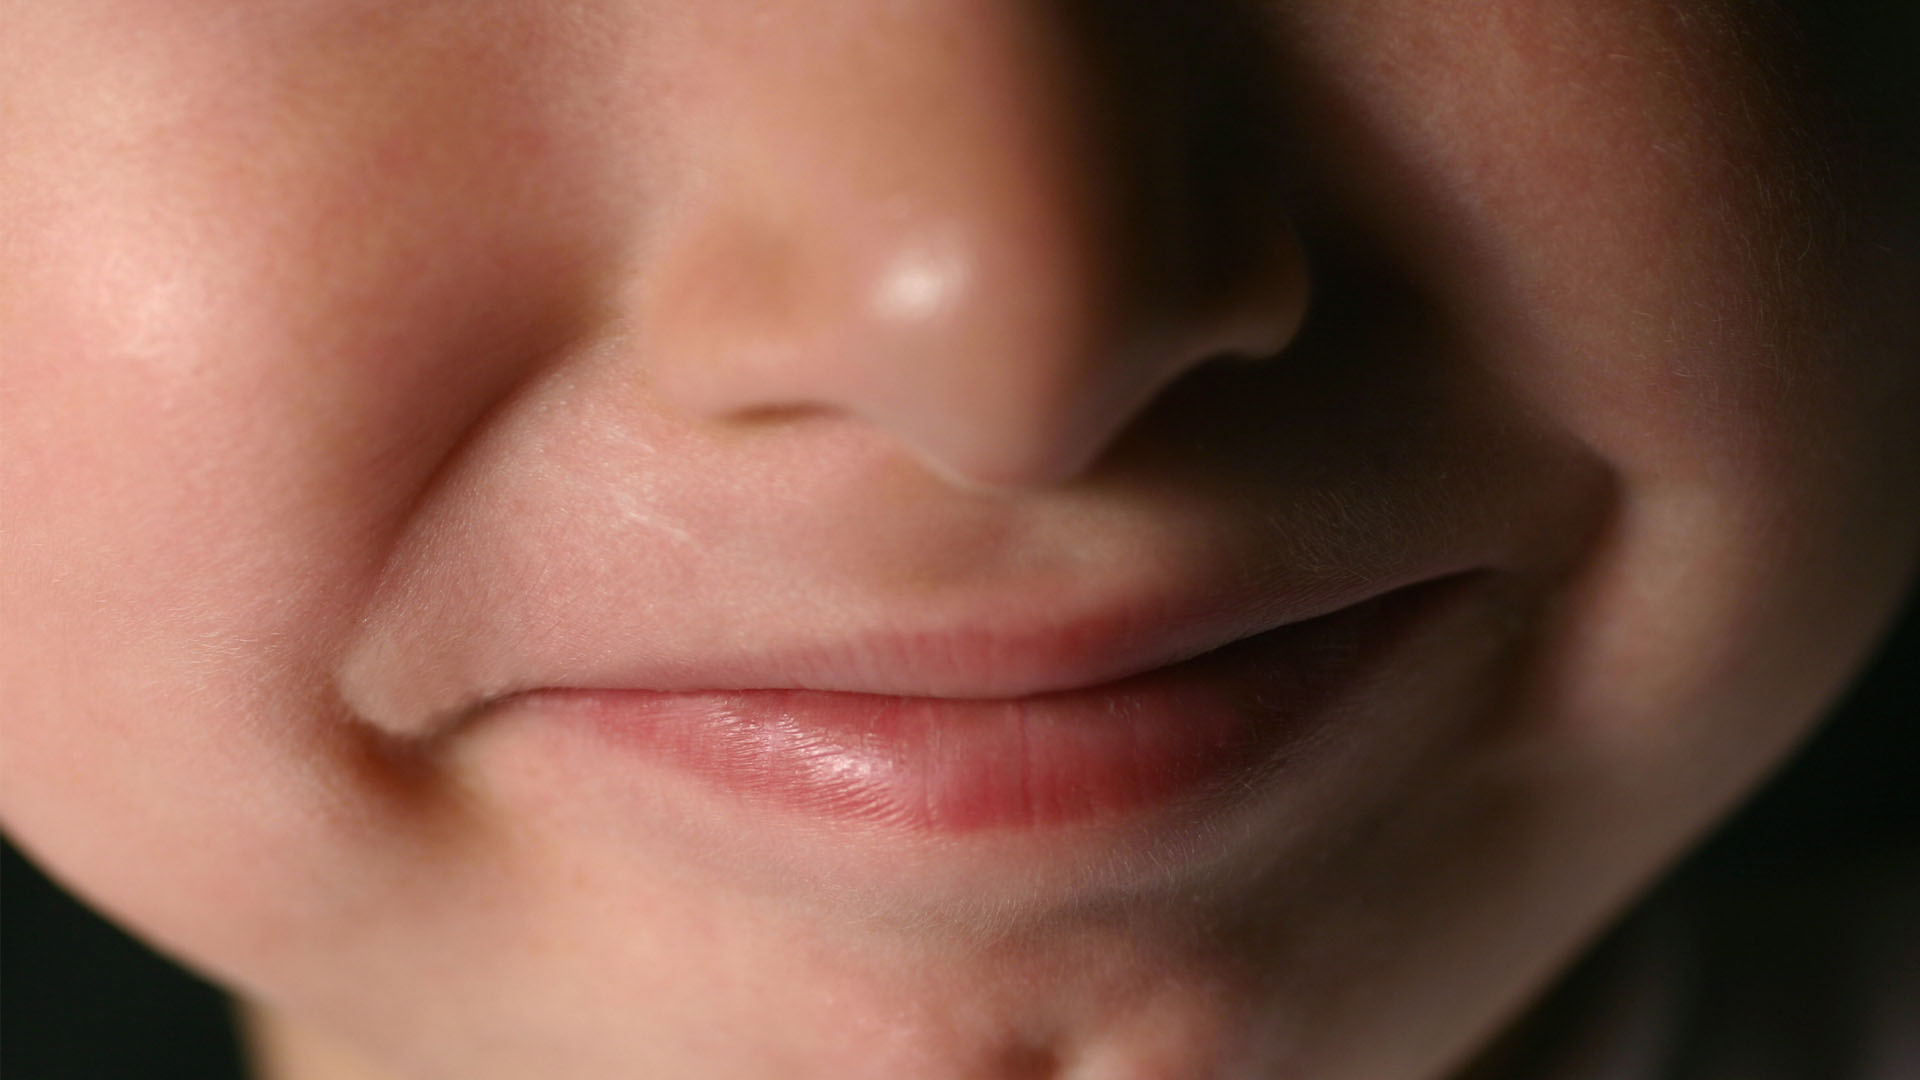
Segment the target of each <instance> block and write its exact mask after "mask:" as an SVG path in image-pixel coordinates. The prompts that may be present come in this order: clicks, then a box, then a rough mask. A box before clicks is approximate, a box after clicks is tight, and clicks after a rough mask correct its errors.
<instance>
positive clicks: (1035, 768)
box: [519, 576, 1460, 833]
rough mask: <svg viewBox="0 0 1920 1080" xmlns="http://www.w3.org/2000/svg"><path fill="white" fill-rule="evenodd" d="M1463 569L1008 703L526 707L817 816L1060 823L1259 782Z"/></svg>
mask: <svg viewBox="0 0 1920 1080" xmlns="http://www.w3.org/2000/svg"><path fill="white" fill-rule="evenodd" d="M1458 580H1460V579H1459V577H1457V576H1456V577H1450V578H1447V579H1444V580H1442V581H1433V582H1427V583H1423V584H1421V585H1416V586H1411V587H1407V588H1403V589H1399V590H1396V591H1394V592H1391V593H1388V594H1386V595H1383V596H1380V597H1376V598H1374V599H1372V600H1368V601H1366V602H1364V603H1360V604H1356V605H1353V606H1351V607H1347V608H1343V609H1341V610H1339V611H1336V612H1334V613H1332V614H1329V615H1324V616H1321V617H1319V618H1316V619H1311V620H1307V621H1305V622H1300V623H1295V624H1292V625H1289V626H1285V627H1281V628H1279V629H1276V630H1272V631H1269V632H1267V633H1265V634H1261V635H1259V636H1257V637H1253V638H1248V639H1246V640H1244V641H1241V642H1237V643H1235V644H1233V645H1230V646H1227V647H1225V648H1223V649H1219V650H1217V651H1215V652H1212V653H1208V654H1206V655H1204V656H1200V657H1196V658H1194V659H1192V660H1188V661H1185V662H1183V663H1180V664H1176V665H1172V666H1170V667H1165V668H1161V669H1158V670H1155V671H1150V672H1147V673H1145V674H1141V675H1136V676H1133V677H1131V678H1127V679H1123V680H1120V681H1117V682H1113V683H1108V684H1105V685H1102V686H1095V687H1089V688H1085V689H1078V690H1068V691H1062V692H1058V693H1050V694H1039V695H1034V696H1031V697H1024V698H1017V699H1010V700H963V699H948V698H907V697H896V696H884V695H874V694H856V693H839V692H828V691H813V690H752V691H725V692H707V693H663V692H654V691H635V690H540V691H534V692H532V693H529V694H527V695H525V696H524V697H523V698H522V700H521V701H520V702H519V704H520V705H522V706H531V707H534V708H536V709H538V710H540V711H542V712H547V713H549V715H550V716H551V717H552V718H554V719H562V718H571V719H572V720H574V721H576V722H583V723H586V724H588V725H590V726H591V727H593V728H594V729H597V731H598V732H599V733H600V734H601V735H602V736H603V737H605V739H606V740H607V741H608V742H609V743H611V744H613V745H615V746H617V747H620V748H622V749H625V750H630V751H632V752H635V753H637V754H639V755H641V756H643V757H645V758H647V759H650V760H653V761H659V762H664V763H666V764H669V765H671V766H674V767H677V768H680V769H682V770H684V771H686V772H689V773H691V774H693V775H695V776H697V777H699V778H701V779H703V780H705V781H707V782H708V783H710V784H712V785H715V786H717V787H719V788H721V789H723V790H725V791H727V792H729V793H732V794H734V795H737V796H739V797H741V798H744V799H747V800H749V801H753V802H759V803H764V804H770V805H773V806H775V807H778V808H780V809H783V810H786V811H789V812H793V813H798V814H802V815H805V816H807V817H811V818H823V819H830V820H840V821H849V822H864V823H871V824H876V825H881V826H886V827H895V828H905V829H911V830H915V831H922V832H931V833H972V832H978V831H982V830H989V829H1000V830H1014V829H1041V828H1047V827H1053V826H1064V825H1069V824H1077V823H1086V822H1091V821H1097V820H1108V819H1117V818H1121V817H1124V816H1126V815H1129V814H1136V813H1140V812H1144V811H1148V810H1155V809H1166V808H1171V807H1176V806H1181V805H1191V804H1193V803H1196V802H1202V801H1206V800H1209V799H1217V798H1220V797H1221V796H1223V795H1230V794H1231V793H1236V792H1237V793H1244V792H1250V791H1254V790H1257V784H1256V781H1257V779H1258V778H1259V776H1260V775H1262V774H1263V773H1266V772H1268V771H1270V770H1271V769H1272V768H1273V767H1274V766H1275V765H1276V764H1277V763H1278V762H1279V760H1280V759H1281V758H1283V757H1284V754H1285V751H1286V748H1287V747H1288V746H1290V745H1295V744H1296V743H1297V742H1298V741H1299V739H1300V738H1301V737H1302V736H1303V735H1305V734H1306V733H1308V732H1310V731H1312V730H1314V729H1315V728H1316V727H1318V726H1319V724H1318V721H1320V720H1321V719H1323V718H1326V717H1328V716H1329V714H1330V713H1332V712H1333V711H1334V710H1332V709H1331V708H1330V707H1329V706H1330V705H1331V704H1332V703H1333V702H1334V701H1335V700H1337V699H1338V698H1339V697H1340V695H1341V694H1342V692H1343V691H1344V690H1346V689H1347V688H1348V687H1351V686H1353V685H1355V684H1356V683H1358V682H1360V681H1362V680H1364V679H1365V677H1366V675H1367V673H1368V672H1369V671H1370V670H1372V669H1373V668H1375V667H1377V666H1378V665H1379V663H1380V661H1381V658H1382V656H1383V655H1384V654H1386V653H1388V652H1390V651H1391V646H1392V644H1393V643H1394V642H1395V641H1396V640H1398V639H1399V638H1400V637H1402V636H1404V634H1405V632H1406V630H1407V628H1408V627H1409V626H1410V624H1411V623H1413V622H1415V621H1417V620H1418V618H1419V615H1420V612H1421V611H1422V610H1424V609H1427V608H1430V607H1432V606H1433V602H1434V600H1435V599H1436V594H1437V593H1440V592H1442V591H1450V590H1448V589H1446V588H1444V587H1445V586H1447V585H1449V584H1451V583H1455V582H1457V581H1458ZM556 713H557V714H559V715H554V714H556Z"/></svg>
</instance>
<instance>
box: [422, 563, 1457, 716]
mask: <svg viewBox="0 0 1920 1080" xmlns="http://www.w3.org/2000/svg"><path fill="white" fill-rule="evenodd" d="M1486 569H1488V568H1486V567H1482V566H1473V567H1469V568H1466V569H1458V570H1448V571H1443V572H1439V573H1429V574H1423V575H1410V576H1409V577H1408V578H1407V579H1405V580H1398V579H1396V580H1392V581H1390V582H1387V583H1384V584H1382V585H1380V586H1379V587H1377V588H1376V589H1374V590H1373V591H1371V592H1368V593H1367V594H1365V595H1362V596H1359V597H1358V598H1346V597H1342V598H1341V600H1342V601H1343V602H1341V603H1338V604H1337V605H1330V606H1327V607H1325V608H1323V609H1318V610H1314V611H1313V612H1312V613H1311V614H1307V615H1303V616H1300V617H1296V618H1292V619H1288V620H1287V621H1285V622H1280V623H1274V624H1271V625H1267V626H1264V627H1263V628H1261V629H1258V630H1255V631H1253V632H1252V633H1247V634H1242V635H1240V636H1238V637H1234V638H1232V639H1229V640H1226V641H1220V642H1218V643H1216V644H1213V645H1211V646H1207V647H1202V648H1197V649H1183V650H1177V651H1176V650H1162V651H1159V652H1155V653H1149V654H1146V655H1148V656H1149V657H1150V658H1151V660H1152V662H1146V663H1142V662H1138V661H1127V662H1124V663H1119V664H1109V665H1107V666H1105V667H1101V666H1099V665H1097V664H1095V663H1092V662H1080V663H1070V664H1068V665H1067V667H1068V669H1069V671H1070V672H1071V675H1070V677H1066V678H1059V679H1054V680H1049V681H1043V682H1041V683H1038V684H1036V685H1033V686H1031V687H1021V688H1019V689H1016V690H1014V691H1012V692H1007V693H991V692H989V693H977V694H924V693H903V692H898V691H894V690H889V689H875V688H871V687H860V686H848V685H840V684H838V683H837V682H836V681H835V680H827V681H826V684H821V683H808V682H806V681H804V680H800V679H791V678H789V679H775V678H769V679H766V680H762V681H756V682H755V683H754V684H752V685H726V684H722V683H718V682H709V683H701V684H697V685H696V684H687V685H674V686H667V687H658V686H640V685H618V684H612V685H609V684H584V683H583V684H566V683H554V684H540V685H531V686H525V687H520V688H516V689H513V690H509V691H506V692H503V693H498V694H493V695H489V696H487V697H485V698H484V699H482V700H480V701H478V702H476V703H475V704H473V705H471V706H469V707H467V708H465V709H462V710H459V712H458V713H457V719H456V720H455V721H454V722H453V723H452V724H451V725H449V726H451V727H456V728H457V727H460V726H464V725H466V724H467V723H469V722H471V721H473V720H474V719H476V718H477V717H479V716H481V715H483V714H485V713H488V712H491V711H493V710H495V709H499V708H503V707H506V706H509V705H511V704H513V703H516V702H520V701H524V700H528V699H534V698H539V697H545V696H552V695H568V696H572V695H592V694H621V693H642V694H659V695H663V696H667V695H684V696H688V697H692V696H699V695H719V694H730V695H746V694H756V693H769V694H773V693H793V692H813V693H826V694H845V695H849V696H865V697H872V698H890V699H897V700H900V701H906V702H939V701H955V702H971V703H991V702H1008V703H1011V702H1021V701H1031V700H1035V699H1039V698H1044V697H1048V696H1052V695H1061V694H1074V693H1086V692H1092V691H1098V690H1101V689H1103V688H1107V687H1112V686H1115V685H1118V684H1120V683H1124V682H1127V681H1129V680H1133V679H1137V678H1140V677H1142V676H1148V675H1152V674H1154V673H1156V672H1160V671H1165V670H1167V669H1170V668H1174V667H1178V666H1181V665H1184V664H1189V663H1193V662H1195V661H1198V660H1201V659H1203V658H1205V657H1209V656H1213V655H1215V654H1218V653H1224V652H1226V651H1228V650H1230V649H1234V648H1237V647H1240V646H1243V645H1247V644H1249V643H1251V642H1255V641H1257V640H1259V639H1262V638H1265V637H1268V636H1269V635H1272V634H1275V633H1277V632H1280V631H1283V630H1290V629H1294V628H1297V627H1301V626H1304V625H1306V624H1309V623H1313V622H1317V621H1320V620H1324V619H1330V618H1332V617H1334V616H1337V615H1343V614H1347V613H1349V612H1352V611H1354V610H1355V609H1357V608H1361V607H1364V606H1367V605H1375V604H1379V603H1381V602H1384V601H1386V600H1388V599H1389V598H1391V597H1394V596H1397V595H1400V594H1402V593H1407V592H1411V591H1413V590H1416V589H1427V588H1430V587H1434V586H1438V585H1441V584H1442V583H1446V582H1452V581H1456V580H1461V579H1465V578H1468V577H1472V576H1476V575H1477V574H1479V573H1481V572H1483V571H1485V570H1486ZM1094 621H1096V620H1085V621H1084V622H1094ZM1108 621H1109V622H1110V623H1114V624H1118V623H1119V622H1120V621H1121V620H1108ZM1069 635H1070V632H1069V633H1056V634H1055V635H1054V636H1055V637H1056V638H1057V637H1061V636H1069ZM876 636H878V637H880V639H881V640H884V641H888V642H893V643H898V642H901V641H902V640H916V639H918V640H924V639H934V638H937V637H938V635H933V634H926V635H917V636H916V637H915V638H912V639H903V638H901V637H899V636H893V637H887V636H884V635H876ZM1043 636H1045V635H1044V634H1042V633H1038V632H1036V633H1033V634H1029V635H1024V637H1025V638H1027V639H1037V638H1041V637H1043ZM1092 639H1093V640H1095V641H1098V640H1099V637H1098V636H1097V635H1093V636H1092ZM1083 651H1085V652H1086V653H1087V655H1089V656H1091V655H1093V654H1094V652H1095V651H1096V650H1093V649H1086V650H1083ZM751 663H752V666H754V667H756V668H760V669H772V670H780V669H782V668H783V666H792V665H783V664H781V663H780V662H779V661H778V660H773V661H769V660H768V659H767V658H765V657H762V658H756V660H754V661H752V662H751ZM1082 672H1086V673H1085V674H1082Z"/></svg>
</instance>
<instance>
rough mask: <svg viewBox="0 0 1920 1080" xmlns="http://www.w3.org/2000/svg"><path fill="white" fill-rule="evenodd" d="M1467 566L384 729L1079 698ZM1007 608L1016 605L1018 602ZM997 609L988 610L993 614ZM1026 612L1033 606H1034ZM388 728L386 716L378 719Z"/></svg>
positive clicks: (457, 711) (797, 648)
mask: <svg viewBox="0 0 1920 1080" xmlns="http://www.w3.org/2000/svg"><path fill="white" fill-rule="evenodd" d="M1461 569H1465V567H1451V568H1443V569H1440V570H1433V569H1426V570H1422V571H1418V572H1415V571H1409V572H1406V573H1403V574H1399V575H1396V576H1393V577H1390V578H1386V579H1383V580H1375V581H1370V582H1366V583H1357V582H1354V583H1349V584H1348V585H1347V586H1346V587H1345V588H1339V589H1335V588H1323V589H1320V590H1316V591H1312V592H1304V593H1291V594H1276V593H1266V594H1256V595H1251V596H1250V595H1248V593H1247V592H1246V591H1245V590H1244V589H1243V590H1240V591H1237V592H1235V593H1232V594H1228V595H1207V594H1188V595H1185V596H1178V597H1176V596H1160V597H1149V598H1145V599H1139V598H1136V599H1133V600H1131V601H1127V602H1112V601H1109V602H1107V603H1105V604H1096V605H1088V606H1083V607H1081V608H1079V609H1077V610H1073V611H1068V612H1065V613H1063V612H1061V610H1060V609H1058V608H1055V609H1053V614H1052V615H1051V617H1045V618H1040V619H1037V620H1032V621H1028V622H1024V623H1022V622H1018V621H1013V620H1009V619H1005V618H1002V619H999V620H994V619H988V618H976V619H972V620H966V619H955V620H948V621H942V622H927V623H923V624H920V625H917V626H912V627H901V626H898V625H894V626H887V627H876V628H868V629H862V630H856V631H853V632H847V631H842V632H840V633H838V634H836V635H833V636H830V637H827V636H823V637H821V638H817V639H812V640H810V641H806V642H803V643H798V644H774V645H770V646H762V647H757V648H747V647H743V648H739V649H734V650H717V651H715V650H708V651H703V652H701V653H700V655H699V658H698V660H697V661H693V662H676V661H670V660H668V661H663V660H660V659H654V660H643V661H639V662H630V661H622V660H619V659H608V660H604V661H600V662H595V661H593V660H590V659H576V660H574V661H572V662H567V663H562V664H558V665H555V666H554V667H552V668H551V669H549V670H535V671H532V672H530V673H528V674H526V675H525V676H524V677H522V678H520V679H518V680H516V681H514V682H511V683H507V684H503V685H496V686H491V687H482V688H480V689H478V690H477V691H474V690H473V689H472V688H468V689H469V693H468V694H467V695H466V696H464V697H463V698H462V699H460V700H458V701H457V702H454V703H451V704H442V705H441V706H440V707H438V708H435V709H432V710H430V711H428V712H427V713H425V714H424V715H421V716H416V717H409V716H406V715H404V714H401V713H398V712H394V713H389V714H388V717H387V718H386V722H385V723H383V724H381V726H384V727H389V728H398V729H400V731H401V732H402V733H403V734H438V733H441V732H443V731H446V730H450V729H455V728H458V727H460V726H462V725H464V724H465V723H466V722H468V721H470V720H471V719H473V718H474V717H476V716H477V715H479V714H482V713H485V712H487V711H488V710H490V709H492V708H494V707H496V706H498V705H500V704H502V703H503V702H507V701H511V700H513V699H516V698H520V697H524V696H527V695H529V694H533V693H539V692H550V691H556V690H558V691H569V690H581V691H589V690H591V691H619V690H630V691H651V692H663V693H701V692H708V693H711V692H746V691H754V690H817V691H839V692H847V693H862V694H875V695H888V696H899V697H919V698H946V699H1013V698H1023V697H1029V696H1033V695H1039V694H1047V693H1054V692H1060V691H1069V690H1077V689H1084V688H1089V687H1095V686H1100V685H1105V684H1109V683H1113V682H1117V681H1119V680H1121V679H1125V678H1128V677H1131V676H1134V675H1138V674H1142V673H1146V672H1150V671H1154V670H1158V669H1160V668H1164V667H1168V666H1171V665H1174V664H1177V663H1180V662H1182V661H1185V660H1189V659H1192V658H1194V657H1197V656H1200V655H1203V654H1206V653H1209V652H1212V651H1214V650H1217V649H1220V648H1224V647H1225V646H1228V645H1231V644H1233V643H1235V642H1238V641H1242V640H1245V639H1247V638H1251V637H1254V636H1258V635H1260V634H1263V633H1266V632H1268V631H1272V630H1276V629H1279V628H1280V627H1283V626H1289V625H1293V624H1296V623H1301V622H1305V621H1308V620H1311V619H1315V618H1318V617H1320V616H1323V615H1329V614H1332V613H1334V612H1337V611H1341V610H1345V609H1347V608H1349V607H1353V606H1355V605H1357V604H1361V603H1365V602H1367V601H1369V600H1372V599H1375V598H1377V597H1380V596H1384V595H1386V594H1387V593H1391V592H1395V591H1397V590H1400V589H1403V588H1406V587H1408V586H1411V585H1414V584H1418V583H1420V582H1423V581H1429V580H1433V579H1436V578H1438V577H1443V576H1449V575H1450V574H1451V573H1454V572H1457V571H1458V570H1461ZM1008 603H1009V604H1013V603H1015V602H1014V601H1012V600H1009V601H1008ZM989 606H991V605H989ZM1020 606H1025V607H1029V608H1030V607H1032V606H1033V604H1032V602H1031V601H1030V600H1028V601H1025V602H1024V603H1022V604H1021V605H1020ZM376 719H379V718H376Z"/></svg>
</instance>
